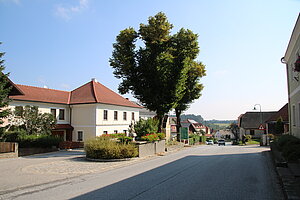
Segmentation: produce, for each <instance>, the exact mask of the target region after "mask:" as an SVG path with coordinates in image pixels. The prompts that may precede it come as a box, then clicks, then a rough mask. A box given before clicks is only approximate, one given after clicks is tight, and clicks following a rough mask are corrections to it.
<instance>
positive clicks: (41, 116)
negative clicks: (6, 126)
mask: <svg viewBox="0 0 300 200" xmlns="http://www.w3.org/2000/svg"><path fill="white" fill-rule="evenodd" d="M9 122H10V126H11V127H10V128H12V127H18V128H21V129H24V130H26V132H27V134H29V135H33V134H35V135H38V134H47V135H50V134H51V130H52V129H53V128H54V126H55V125H56V122H57V121H56V118H55V117H54V116H53V115H52V114H51V113H40V112H39V111H38V106H29V105H26V106H25V107H22V106H16V107H15V110H14V111H13V114H12V115H11V117H10V118H9Z"/></svg>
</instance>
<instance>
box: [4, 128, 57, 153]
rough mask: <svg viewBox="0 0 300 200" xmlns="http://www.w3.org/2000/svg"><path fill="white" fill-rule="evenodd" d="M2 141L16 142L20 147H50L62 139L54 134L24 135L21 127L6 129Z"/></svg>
mask: <svg viewBox="0 0 300 200" xmlns="http://www.w3.org/2000/svg"><path fill="white" fill-rule="evenodd" d="M3 141H6V142H17V143H19V147H20V148H29V147H40V148H50V147H52V146H56V147H58V146H59V143H60V142H61V141H63V139H62V138H61V137H59V136H55V135H26V131H25V130H23V129H19V130H14V131H7V132H5V133H4V136H3Z"/></svg>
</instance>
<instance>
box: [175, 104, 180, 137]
mask: <svg viewBox="0 0 300 200" xmlns="http://www.w3.org/2000/svg"><path fill="white" fill-rule="evenodd" d="M175 113H176V118H177V119H176V132H177V133H179V131H180V127H181V123H180V121H181V119H180V115H181V110H177V109H175Z"/></svg>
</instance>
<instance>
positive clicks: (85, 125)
mask: <svg viewBox="0 0 300 200" xmlns="http://www.w3.org/2000/svg"><path fill="white" fill-rule="evenodd" d="M71 113H72V114H71V125H72V126H73V127H74V130H73V135H72V140H73V141H77V140H78V131H83V141H85V140H87V139H89V138H94V137H96V104H79V105H71Z"/></svg>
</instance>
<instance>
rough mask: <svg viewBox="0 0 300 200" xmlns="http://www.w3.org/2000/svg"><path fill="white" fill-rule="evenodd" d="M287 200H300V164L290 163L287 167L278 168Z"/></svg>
mask: <svg viewBox="0 0 300 200" xmlns="http://www.w3.org/2000/svg"><path fill="white" fill-rule="evenodd" d="M276 170H277V173H278V175H279V178H280V180H281V183H282V186H283V190H284V192H285V195H286V198H287V199H289V200H290V199H293V200H296V199H297V200H300V164H299V163H289V164H288V166H287V167H276Z"/></svg>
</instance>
